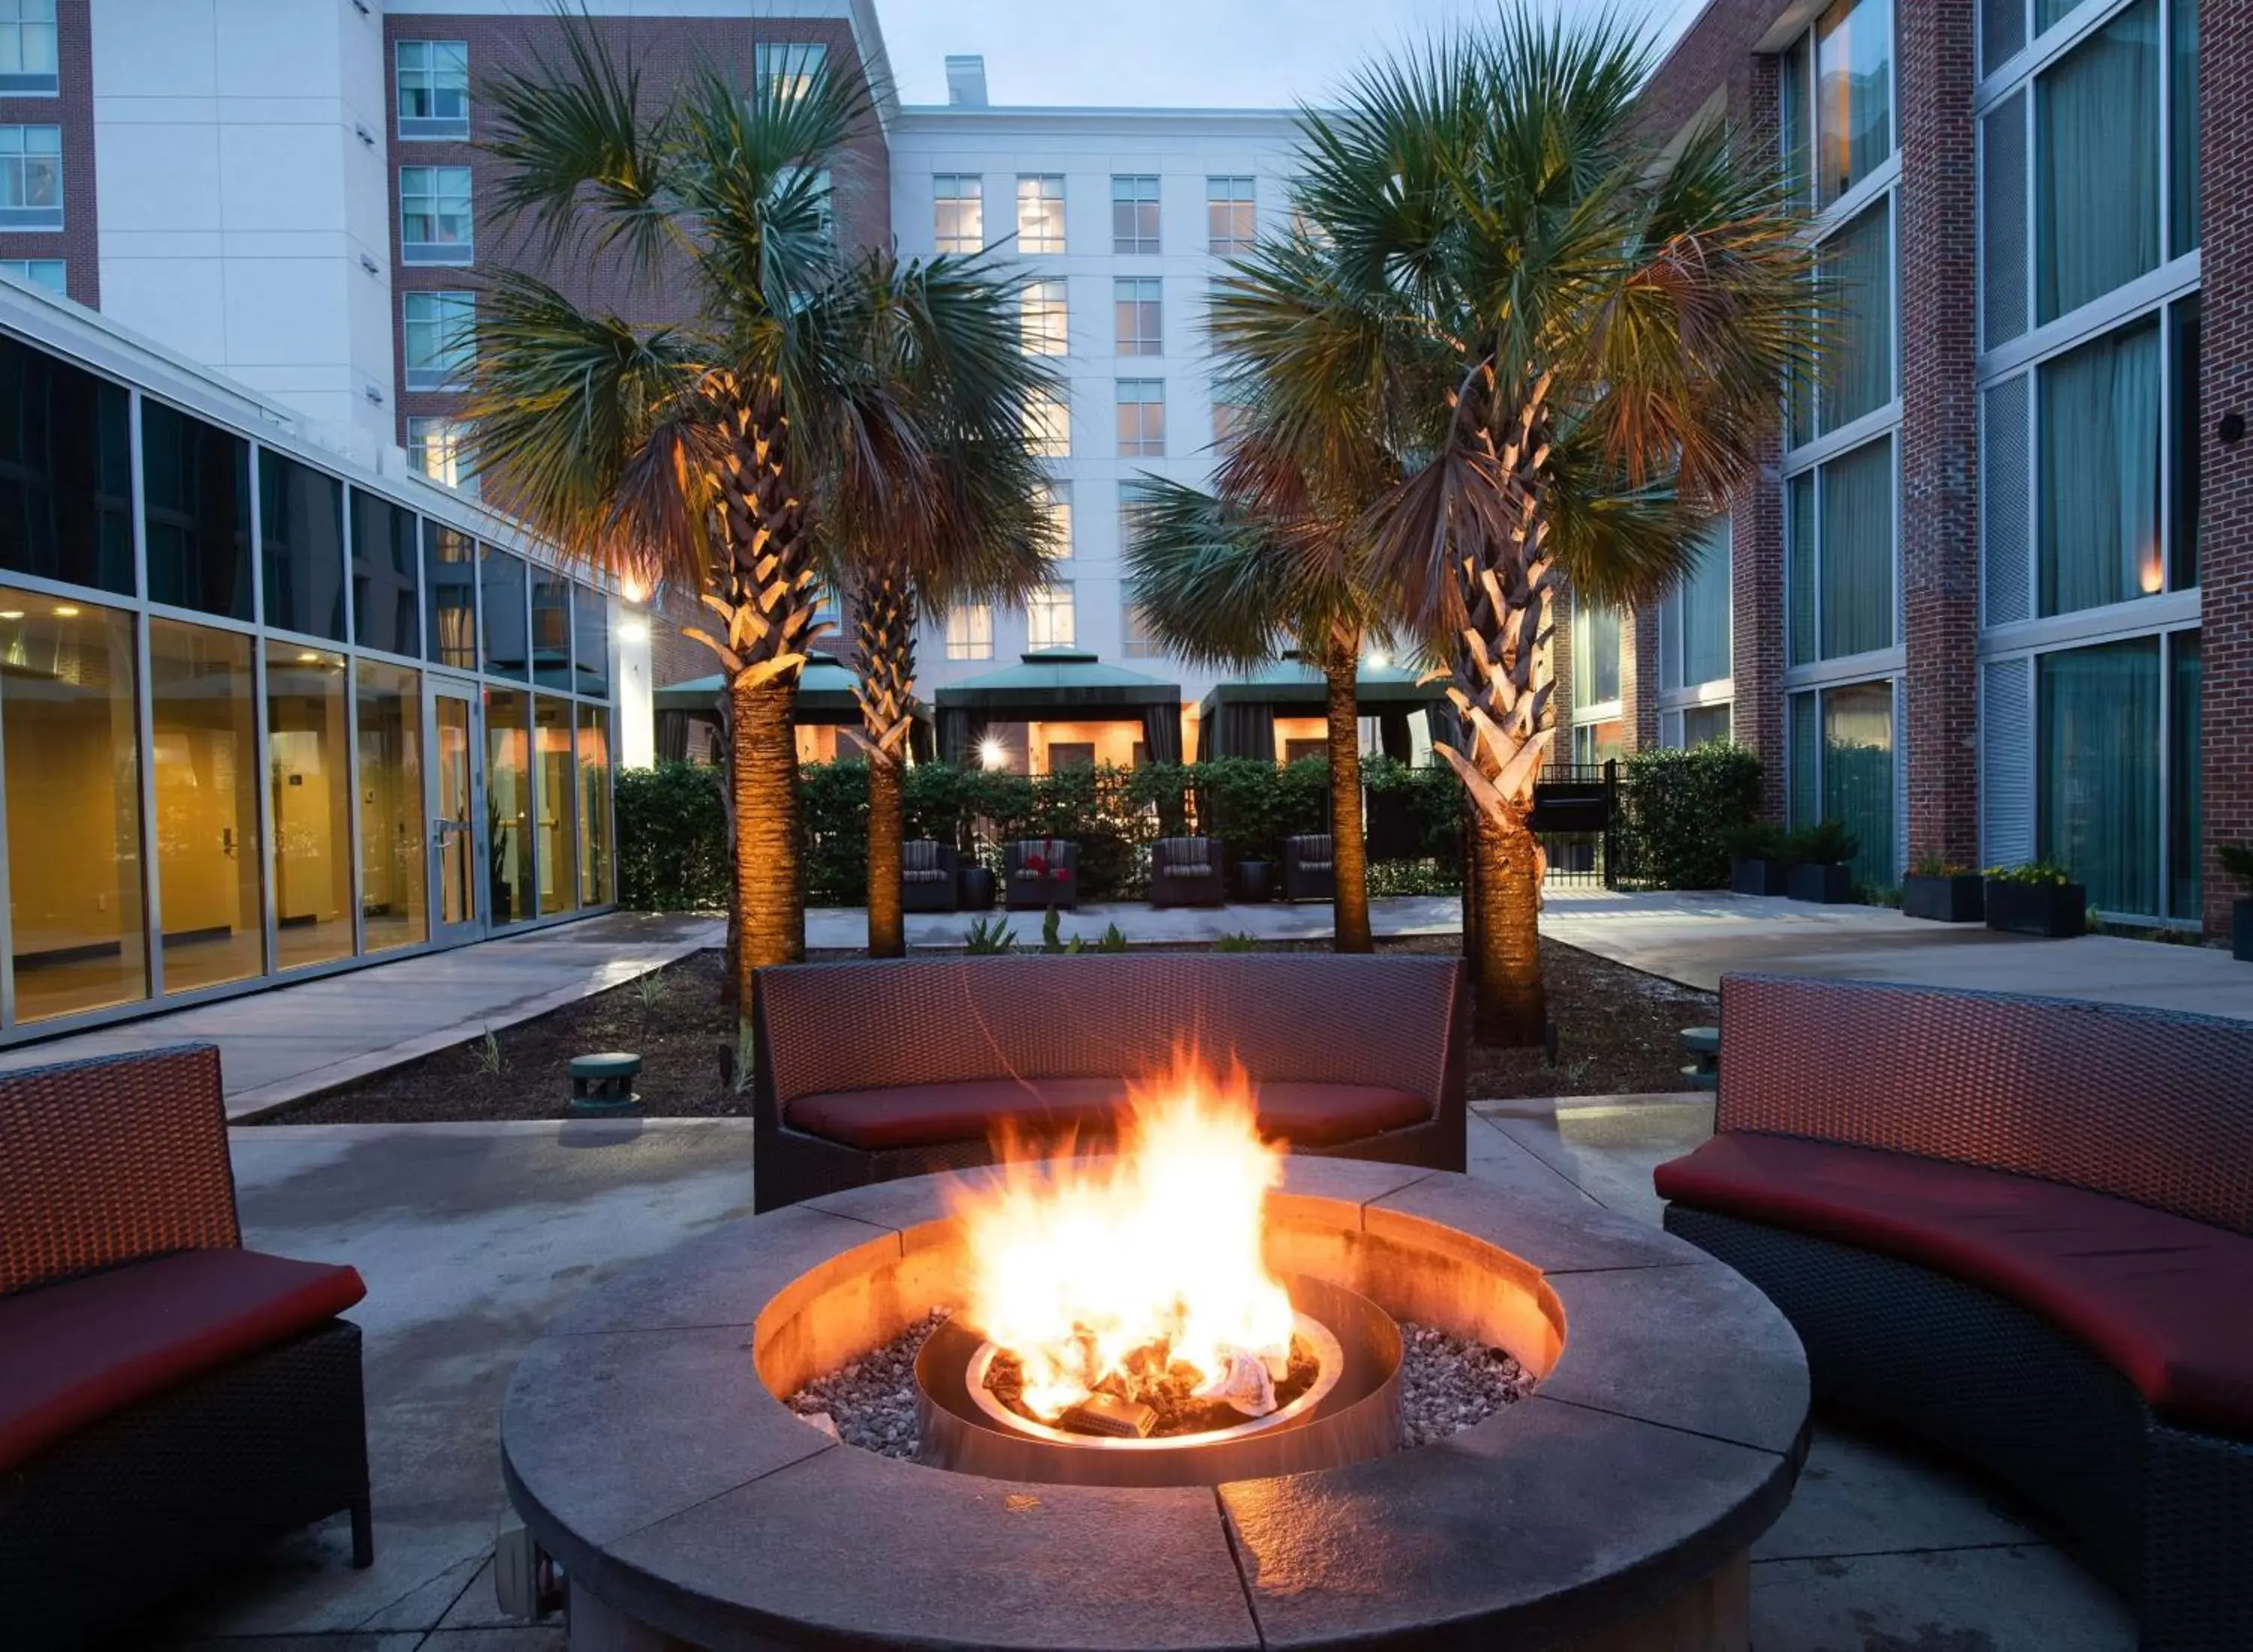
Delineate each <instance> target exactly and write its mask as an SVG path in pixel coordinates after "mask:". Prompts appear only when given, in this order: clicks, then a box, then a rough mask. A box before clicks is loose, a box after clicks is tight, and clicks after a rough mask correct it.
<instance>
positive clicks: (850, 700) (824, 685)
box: [650, 654, 861, 723]
mask: <svg viewBox="0 0 2253 1652" xmlns="http://www.w3.org/2000/svg"><path fill="white" fill-rule="evenodd" d="M726 686H727V685H726V680H725V679H724V678H722V677H721V676H719V675H718V674H717V673H715V674H714V675H712V676H709V677H695V678H691V679H690V680H688V681H687V682H685V683H668V684H667V685H666V687H662V688H660V689H659V690H658V691H657V692H656V693H655V694H652V695H651V696H650V698H651V701H652V703H653V704H654V706H655V708H656V709H658V710H659V711H687V712H693V713H697V714H701V715H705V716H710V717H716V716H718V715H719V714H720V691H721V690H722V688H723V687H726ZM798 721H800V722H813V723H824V722H834V723H848V722H858V721H861V702H860V701H857V700H855V699H854V697H853V673H851V672H849V671H847V669H846V668H845V667H844V666H841V665H839V664H838V663H837V662H836V661H835V660H834V659H830V658H829V657H828V656H827V654H814V655H812V656H810V657H809V659H808V662H807V665H806V669H805V671H803V672H802V673H799V679H798Z"/></svg>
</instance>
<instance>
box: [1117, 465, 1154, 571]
mask: <svg viewBox="0 0 2253 1652" xmlns="http://www.w3.org/2000/svg"><path fill="white" fill-rule="evenodd" d="M1156 503H1157V490H1156V489H1155V488H1154V486H1152V485H1151V484H1149V483H1147V482H1131V481H1130V482H1121V483H1120V484H1119V554H1120V555H1122V556H1123V555H1125V554H1126V552H1127V550H1128V548H1129V547H1132V546H1133V543H1134V541H1135V540H1138V539H1140V537H1141V536H1142V529H1143V527H1144V526H1145V524H1146V523H1147V521H1148V520H1149V516H1150V512H1151V509H1152V507H1153V506H1154V505H1156Z"/></svg>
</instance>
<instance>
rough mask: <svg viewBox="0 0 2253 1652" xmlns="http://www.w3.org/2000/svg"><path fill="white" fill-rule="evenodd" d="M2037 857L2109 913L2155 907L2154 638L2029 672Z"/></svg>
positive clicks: (2077, 654)
mask: <svg viewBox="0 0 2253 1652" xmlns="http://www.w3.org/2000/svg"><path fill="white" fill-rule="evenodd" d="M2035 683H2036V704H2035V717H2036V721H2037V725H2038V728H2039V734H2038V735H2037V739H2038V742H2039V745H2038V754H2039V757H2040V763H2039V772H2040V780H2039V782H2038V784H2039V787H2040V790H2039V791H2038V793H2037V797H2036V805H2037V812H2036V819H2037V821H2038V823H2039V836H2038V838H2037V843H2038V845H2039V852H2040V855H2041V857H2042V859H2044V860H2046V861H2055V862H2056V863H2057V864H2058V865H2060V866H2062V867H2065V868H2068V870H2069V871H2070V872H2071V873H2072V874H2073V875H2074V877H2075V880H2076V881H2077V882H2081V883H2082V884H2084V885H2086V886H2087V888H2088V890H2089V904H2090V905H2092V906H2095V907H2096V908H2098V909H2100V910H2104V911H2109V912H2157V911H2158V910H2159V769H2160V762H2161V757H2160V753H2161V750H2162V748H2161V745H2160V742H2159V716H2160V708H2159V699H2160V690H2159V638H2156V637H2139V638H2133V639H2131V640H2129V641H2126V642H2118V643H2108V644H2105V645H2103V646H2101V647H2096V648H2074V649H2068V650H2066V651H2064V652H2060V653H2054V654H2045V655H2043V656H2042V658H2041V660H2040V666H2039V669H2038V671H2037V673H2036V674H2035Z"/></svg>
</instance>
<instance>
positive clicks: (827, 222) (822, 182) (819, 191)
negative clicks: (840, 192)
mask: <svg viewBox="0 0 2253 1652" xmlns="http://www.w3.org/2000/svg"><path fill="white" fill-rule="evenodd" d="M780 177H781V179H782V187H783V188H784V189H785V191H797V190H799V188H800V186H801V185H803V186H804V192H803V194H802V195H801V197H800V199H801V201H802V203H803V206H804V207H805V208H810V209H811V210H812V212H813V233H814V234H816V235H818V236H820V238H821V239H822V240H825V241H827V240H835V239H836V237H837V192H836V190H835V188H834V186H833V184H832V182H831V178H830V174H829V169H828V168H827V167H826V166H817V167H813V168H811V169H808V168H806V167H803V166H785V167H784V168H783V169H782V171H781V173H780Z"/></svg>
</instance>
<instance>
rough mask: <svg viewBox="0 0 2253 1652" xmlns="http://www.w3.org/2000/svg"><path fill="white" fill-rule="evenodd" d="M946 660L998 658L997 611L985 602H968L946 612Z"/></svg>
mask: <svg viewBox="0 0 2253 1652" xmlns="http://www.w3.org/2000/svg"><path fill="white" fill-rule="evenodd" d="M946 657H947V658H948V659H993V658H994V610H993V609H992V608H991V607H989V606H988V605H987V604H986V603H966V604H963V605H960V606H958V607H954V608H950V609H949V610H947V611H946Z"/></svg>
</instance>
